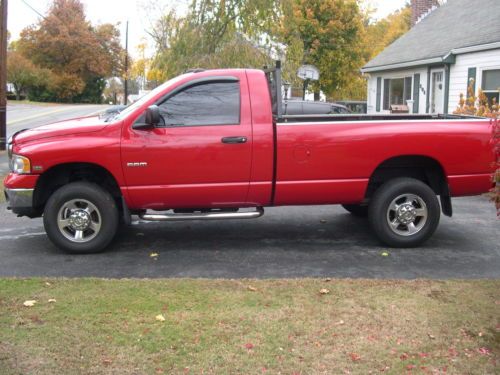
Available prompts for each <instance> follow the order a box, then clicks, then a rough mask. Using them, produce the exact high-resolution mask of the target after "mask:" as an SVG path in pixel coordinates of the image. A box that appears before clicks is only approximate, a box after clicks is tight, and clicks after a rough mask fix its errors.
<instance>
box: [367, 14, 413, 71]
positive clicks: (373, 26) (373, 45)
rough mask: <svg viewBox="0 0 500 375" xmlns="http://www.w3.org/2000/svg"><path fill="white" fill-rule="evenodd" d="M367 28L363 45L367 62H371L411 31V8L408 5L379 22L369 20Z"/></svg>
mask: <svg viewBox="0 0 500 375" xmlns="http://www.w3.org/2000/svg"><path fill="white" fill-rule="evenodd" d="M367 16H368V15H367ZM365 27H366V32H365V39H364V41H363V44H364V46H365V48H366V61H369V60H371V59H373V58H374V57H375V56H377V55H378V54H379V53H380V52H382V51H383V50H384V49H385V48H386V47H387V46H388V45H390V44H391V43H392V42H394V41H395V40H396V39H398V38H399V37H400V36H402V35H403V34H405V33H406V32H407V31H408V30H410V28H411V7H410V6H409V5H407V6H405V7H403V8H401V9H399V10H396V11H395V12H394V13H392V14H389V15H388V16H387V17H386V18H383V19H381V20H379V21H377V22H371V21H370V20H369V18H367V20H366V25H365Z"/></svg>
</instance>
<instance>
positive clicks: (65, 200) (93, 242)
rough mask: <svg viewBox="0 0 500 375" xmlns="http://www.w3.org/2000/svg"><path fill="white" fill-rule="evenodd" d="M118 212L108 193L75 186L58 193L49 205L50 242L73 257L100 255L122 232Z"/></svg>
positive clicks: (46, 212)
mask: <svg viewBox="0 0 500 375" xmlns="http://www.w3.org/2000/svg"><path fill="white" fill-rule="evenodd" d="M118 221H119V215H118V208H117V206H116V203H115V200H114V199H113V197H112V196H111V194H109V193H108V192H107V191H106V190H104V189H102V188H101V187H99V186H98V185H95V184H92V183H88V182H74V183H70V184H68V185H65V186H63V187H61V188H60V189H58V190H57V191H56V192H54V193H53V194H52V195H51V197H50V198H49V200H48V201H47V204H46V205H45V210H44V215H43V224H44V227H45V231H46V232H47V235H48V237H49V239H50V240H51V241H52V242H53V243H54V244H55V245H56V246H57V247H59V248H61V249H63V250H65V251H67V252H70V253H96V252H99V251H102V250H104V249H105V248H106V246H108V245H109V243H110V242H111V240H112V239H113V237H114V236H115V234H116V231H117V229H118Z"/></svg>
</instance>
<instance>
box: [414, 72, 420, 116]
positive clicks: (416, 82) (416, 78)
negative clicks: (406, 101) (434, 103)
mask: <svg viewBox="0 0 500 375" xmlns="http://www.w3.org/2000/svg"><path fill="white" fill-rule="evenodd" d="M419 95H420V74H415V75H414V76H413V113H418V108H419Z"/></svg>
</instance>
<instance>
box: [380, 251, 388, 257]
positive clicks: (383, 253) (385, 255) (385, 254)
mask: <svg viewBox="0 0 500 375" xmlns="http://www.w3.org/2000/svg"><path fill="white" fill-rule="evenodd" d="M380 255H382V256H383V257H388V256H389V253H388V252H387V251H384V252H382V253H381V254H380Z"/></svg>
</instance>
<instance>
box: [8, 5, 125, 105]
mask: <svg viewBox="0 0 500 375" xmlns="http://www.w3.org/2000/svg"><path fill="white" fill-rule="evenodd" d="M119 36H120V34H119V31H118V30H117V28H116V27H115V26H114V25H111V24H103V25H97V26H93V25H92V24H91V23H90V22H89V21H88V20H87V19H86V17H85V12H84V8H83V4H82V2H81V1H80V0H54V1H53V3H52V5H51V7H50V9H49V11H48V13H47V14H46V16H45V17H44V18H42V19H41V20H40V21H39V22H38V23H37V24H35V25H32V26H30V27H28V28H26V29H24V30H23V31H22V32H21V37H20V40H18V41H16V42H14V43H12V44H11V48H10V49H11V51H10V53H9V56H8V59H9V60H11V61H10V62H11V64H10V66H11V69H10V70H9V75H8V81H9V82H11V83H13V85H14V87H15V89H16V91H17V92H18V93H19V91H25V92H27V94H28V96H29V98H30V99H33V100H42V101H47V100H51V101H62V102H100V100H101V96H102V91H103V89H104V87H105V81H104V79H105V78H107V77H110V76H113V75H118V74H120V73H121V70H122V66H121V65H122V64H121V61H122V60H123V59H122V57H123V53H124V52H123V50H122V48H121V46H120V40H119ZM20 63H22V64H23V65H22V66H23V67H24V71H25V73H26V74H24V77H21V79H19V78H20V76H21V74H19V70H20V67H19V65H18V64H20ZM15 66H17V69H16V68H15ZM27 77H28V78H29V79H27Z"/></svg>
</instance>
